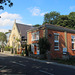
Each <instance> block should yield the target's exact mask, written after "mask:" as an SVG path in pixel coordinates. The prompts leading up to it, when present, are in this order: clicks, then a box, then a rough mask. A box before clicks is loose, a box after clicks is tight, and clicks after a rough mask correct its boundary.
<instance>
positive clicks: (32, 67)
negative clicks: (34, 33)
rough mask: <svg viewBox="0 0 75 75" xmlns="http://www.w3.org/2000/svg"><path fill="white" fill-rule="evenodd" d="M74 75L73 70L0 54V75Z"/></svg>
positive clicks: (74, 70) (74, 71)
mask: <svg viewBox="0 0 75 75" xmlns="http://www.w3.org/2000/svg"><path fill="white" fill-rule="evenodd" d="M2 74H5V75H6V74H7V75H9V74H10V75H11V74H13V75H16V74H17V75H75V69H73V68H68V67H64V66H58V65H52V64H48V63H42V62H38V61H35V60H34V61H33V60H30V59H27V58H22V57H17V56H8V55H4V54H0V75H2Z"/></svg>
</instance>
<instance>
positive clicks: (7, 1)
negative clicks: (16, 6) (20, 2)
mask: <svg viewBox="0 0 75 75" xmlns="http://www.w3.org/2000/svg"><path fill="white" fill-rule="evenodd" d="M2 4H4V5H8V6H9V7H12V6H13V3H12V2H11V0H0V9H2V10H4V6H3V5H2Z"/></svg>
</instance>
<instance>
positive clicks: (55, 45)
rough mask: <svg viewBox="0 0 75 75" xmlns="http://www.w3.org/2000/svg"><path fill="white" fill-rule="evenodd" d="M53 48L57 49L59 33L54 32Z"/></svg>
mask: <svg viewBox="0 0 75 75" xmlns="http://www.w3.org/2000/svg"><path fill="white" fill-rule="evenodd" d="M54 50H59V34H58V33H54Z"/></svg>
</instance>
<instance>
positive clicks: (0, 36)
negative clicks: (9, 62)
mask: <svg viewBox="0 0 75 75" xmlns="http://www.w3.org/2000/svg"><path fill="white" fill-rule="evenodd" d="M6 41H7V37H6V35H5V34H4V33H3V32H0V42H1V46H2V50H3V48H4V45H5V43H6Z"/></svg>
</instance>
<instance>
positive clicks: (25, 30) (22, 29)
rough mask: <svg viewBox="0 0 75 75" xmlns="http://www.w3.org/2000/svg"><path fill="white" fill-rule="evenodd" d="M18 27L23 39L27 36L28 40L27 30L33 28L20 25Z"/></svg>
mask: <svg viewBox="0 0 75 75" xmlns="http://www.w3.org/2000/svg"><path fill="white" fill-rule="evenodd" d="M16 26H17V28H18V31H19V33H20V35H21V37H22V36H25V39H27V30H29V29H32V26H29V25H26V24H20V23H16Z"/></svg>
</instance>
